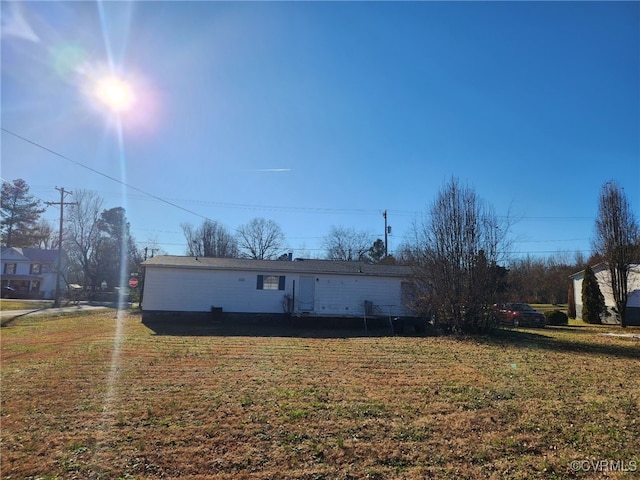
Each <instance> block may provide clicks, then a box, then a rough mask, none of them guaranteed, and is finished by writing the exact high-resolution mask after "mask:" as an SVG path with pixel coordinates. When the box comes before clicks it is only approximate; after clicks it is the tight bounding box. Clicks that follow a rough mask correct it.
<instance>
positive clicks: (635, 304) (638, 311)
mask: <svg viewBox="0 0 640 480" xmlns="http://www.w3.org/2000/svg"><path fill="white" fill-rule="evenodd" d="M592 269H593V273H594V274H595V276H596V280H597V281H598V286H599V287H600V291H601V292H602V295H603V296H604V303H605V305H606V306H607V310H608V311H609V313H610V315H609V316H608V317H602V322H603V323H613V324H615V323H620V319H619V318H618V316H617V315H616V312H615V305H616V304H615V302H614V300H613V292H612V291H611V281H610V279H611V275H610V273H609V268H608V267H607V265H606V264H604V263H599V264H597V265H595V266H594V267H592ZM569 278H571V280H572V281H573V292H574V297H575V300H576V317H577V318H580V319H581V318H582V280H583V278H584V270H583V271H581V272H578V273H574V274H573V275H571V276H570V277H569ZM627 291H628V292H629V293H628V298H627V324H628V325H640V264H634V265H631V269H630V272H629V281H628V285H627Z"/></svg>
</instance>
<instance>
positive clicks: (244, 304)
mask: <svg viewBox="0 0 640 480" xmlns="http://www.w3.org/2000/svg"><path fill="white" fill-rule="evenodd" d="M143 265H144V269H145V274H144V289H143V301H142V309H143V311H145V312H210V311H214V310H213V309H216V310H218V311H219V312H220V313H222V312H224V313H232V314H273V315H278V314H279V315H283V314H284V315H292V316H308V317H364V316H366V315H369V316H388V317H405V316H407V317H408V316H412V312H411V309H410V305H408V303H409V302H408V301H407V296H408V292H409V290H410V287H409V277H410V276H411V268H410V267H407V266H400V265H377V264H368V263H364V262H342V261H333V260H309V259H297V260H293V261H291V260H252V259H243V258H203V257H184V256H168V255H159V256H156V257H153V258H151V259H149V260H147V261H145V262H144V264H143Z"/></svg>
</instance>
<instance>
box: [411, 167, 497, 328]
mask: <svg viewBox="0 0 640 480" xmlns="http://www.w3.org/2000/svg"><path fill="white" fill-rule="evenodd" d="M507 231H508V228H507V224H506V223H505V222H503V224H500V223H499V221H498V217H497V216H496V214H495V213H494V211H493V209H492V208H491V207H490V206H489V205H487V204H486V203H484V202H483V201H482V200H481V199H480V198H478V196H477V195H476V193H475V192H474V191H473V190H472V189H471V188H469V187H465V186H462V185H460V183H459V181H458V180H457V179H455V178H452V179H451V181H450V182H449V183H448V184H446V185H445V186H444V187H443V189H442V190H441V191H440V193H439V194H438V196H437V198H436V200H435V201H434V202H433V204H432V205H431V209H430V211H429V214H428V215H425V216H424V217H423V219H422V221H421V222H419V223H418V222H416V224H415V226H414V231H413V236H414V245H413V248H412V257H413V258H412V263H413V265H414V267H415V272H416V276H415V278H416V281H417V287H418V292H419V294H418V296H417V300H418V304H417V305H416V307H417V310H418V311H429V312H430V313H431V314H433V315H434V318H435V321H436V322H437V323H438V324H439V325H440V326H442V327H444V328H446V329H451V330H452V331H457V332H460V331H466V332H478V331H483V330H486V329H487V328H489V327H491V325H492V317H493V315H492V310H491V305H493V304H494V303H496V301H498V299H499V295H500V294H501V292H502V291H503V290H504V288H505V285H506V270H505V269H504V268H503V267H501V266H499V265H498V263H499V261H501V260H502V258H501V252H504V251H505V247H506V245H505V241H506V235H507Z"/></svg>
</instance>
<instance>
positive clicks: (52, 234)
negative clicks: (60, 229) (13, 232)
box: [33, 218, 59, 249]
mask: <svg viewBox="0 0 640 480" xmlns="http://www.w3.org/2000/svg"><path fill="white" fill-rule="evenodd" d="M33 235H34V236H33V238H34V246H35V247H37V248H44V249H53V248H57V247H58V243H59V240H58V237H59V236H58V235H57V232H56V231H54V229H53V227H52V226H51V222H49V221H48V220H46V219H44V218H41V219H40V221H39V222H38V223H37V224H36V226H35V228H34V229H33Z"/></svg>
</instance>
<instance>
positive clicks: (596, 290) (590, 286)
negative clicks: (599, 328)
mask: <svg viewBox="0 0 640 480" xmlns="http://www.w3.org/2000/svg"><path fill="white" fill-rule="evenodd" d="M601 315H605V316H607V315H608V314H607V307H606V305H605V303H604V295H602V292H601V291H600V286H599V285H598V280H597V279H596V275H595V273H593V270H592V269H591V267H589V266H587V268H585V269H584V278H583V279H582V320H584V321H585V322H587V323H602V319H601V317H600V316H601Z"/></svg>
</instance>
